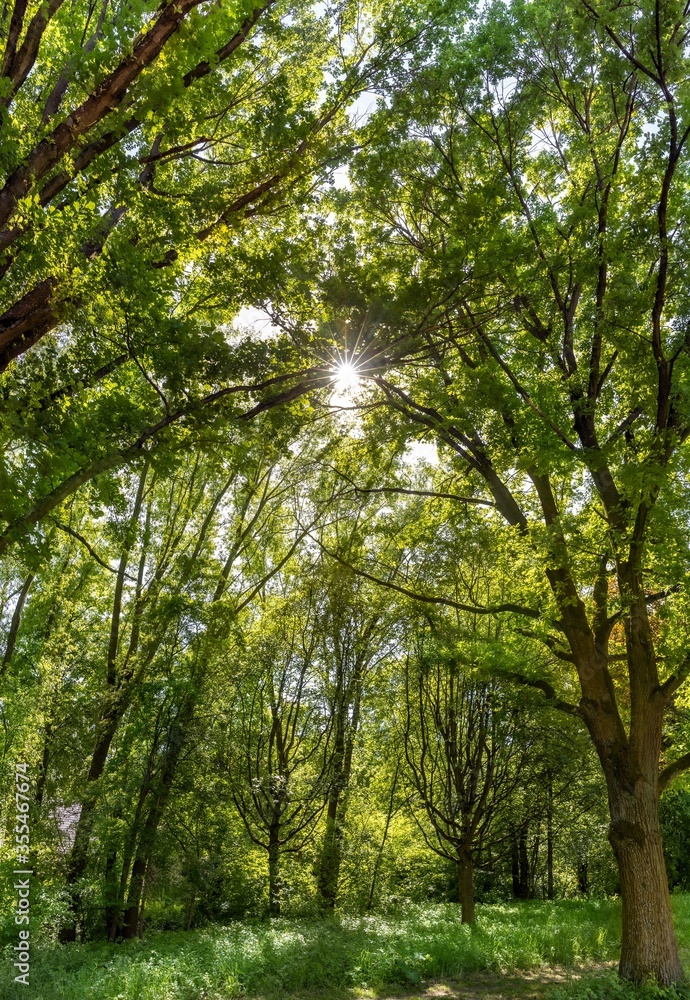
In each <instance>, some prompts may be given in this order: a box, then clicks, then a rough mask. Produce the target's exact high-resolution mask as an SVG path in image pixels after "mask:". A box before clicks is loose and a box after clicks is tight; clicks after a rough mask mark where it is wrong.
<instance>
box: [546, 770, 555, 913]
mask: <svg viewBox="0 0 690 1000" xmlns="http://www.w3.org/2000/svg"><path fill="white" fill-rule="evenodd" d="M546 803H547V804H546V898H547V899H553V780H552V778H551V775H549V783H548V787H547V798H546Z"/></svg>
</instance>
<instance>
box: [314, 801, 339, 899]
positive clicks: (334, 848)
mask: <svg viewBox="0 0 690 1000" xmlns="http://www.w3.org/2000/svg"><path fill="white" fill-rule="evenodd" d="M339 798H340V795H339V793H338V792H334V793H332V794H331V795H330V796H329V800H328V812H327V813H326V830H325V833H324V836H323V847H322V849H321V859H320V863H319V878H318V885H319V892H320V893H321V904H322V906H323V907H324V909H326V910H334V909H335V901H336V898H337V895H338V881H339V879H340V860H341V857H342V828H341V825H340V823H339V822H338V820H339V817H338V806H339Z"/></svg>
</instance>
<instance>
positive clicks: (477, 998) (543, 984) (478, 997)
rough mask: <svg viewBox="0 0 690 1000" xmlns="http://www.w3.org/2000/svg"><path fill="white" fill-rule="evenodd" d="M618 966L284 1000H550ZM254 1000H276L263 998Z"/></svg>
mask: <svg viewBox="0 0 690 1000" xmlns="http://www.w3.org/2000/svg"><path fill="white" fill-rule="evenodd" d="M616 964H617V963H616V962H615V961H610V962H599V963H589V964H587V965H583V966H578V967H577V968H566V967H565V966H548V967H542V968H539V969H530V970H527V971H519V970H512V971H511V972H505V973H502V972H474V973H468V974H466V975H463V977H462V979H460V980H458V979H439V980H434V981H433V982H430V983H426V984H424V986H422V987H413V988H410V989H404V988H402V987H397V988H396V987H392V986H390V985H388V986H382V987H379V988H378V989H361V988H359V989H357V988H355V989H341V990H333V988H331V989H328V990H317V991H310V992H303V993H302V992H297V993H293V994H290V996H289V997H285V998H284V1000H548V998H549V996H550V995H551V996H553V987H555V986H567V985H569V984H571V983H574V982H577V981H579V980H580V979H582V978H583V977H586V978H587V979H588V980H590V979H591V978H592V977H599V976H601V975H603V974H605V973H607V972H611V971H612V970H614V969H615V968H616ZM251 1000H275V998H274V997H273V996H267V997H265V998H264V997H263V996H261V995H259V994H257V995H255V996H253V997H252V998H251Z"/></svg>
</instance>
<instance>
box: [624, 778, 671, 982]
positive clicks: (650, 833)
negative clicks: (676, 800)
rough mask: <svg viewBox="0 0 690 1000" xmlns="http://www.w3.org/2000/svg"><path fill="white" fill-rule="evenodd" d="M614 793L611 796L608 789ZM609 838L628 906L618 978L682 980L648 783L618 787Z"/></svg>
mask: <svg viewBox="0 0 690 1000" xmlns="http://www.w3.org/2000/svg"><path fill="white" fill-rule="evenodd" d="M609 794H611V792H610V791H609ZM611 816H612V821H611V826H610V828H609V840H610V842H611V847H612V848H613V853H614V855H615V858H616V862H617V863H618V870H619V872H620V879H621V896H622V902H623V939H622V943H621V958H620V965H619V974H620V976H621V977H622V978H623V979H630V980H633V981H634V982H636V983H640V982H643V981H644V980H645V979H656V980H657V982H659V983H660V984H662V985H665V986H668V985H671V984H672V983H678V982H681V981H682V980H683V978H684V975H683V967H682V965H681V963H680V958H679V956H678V945H677V944H676V936H675V931H674V927H673V915H672V913H671V898H670V894H669V890H668V879H667V877H666V865H665V862H664V854H663V849H662V843H661V829H660V824H659V807H658V795H657V792H656V789H655V788H651V787H649V785H647V783H646V782H638V783H637V784H636V786H635V787H634V789H632V790H626V789H622V788H620V789H616V790H615V794H614V797H612V799H611Z"/></svg>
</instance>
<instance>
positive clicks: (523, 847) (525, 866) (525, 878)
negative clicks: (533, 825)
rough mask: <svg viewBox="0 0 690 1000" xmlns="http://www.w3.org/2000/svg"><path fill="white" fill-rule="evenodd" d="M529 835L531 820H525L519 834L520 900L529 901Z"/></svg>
mask: <svg viewBox="0 0 690 1000" xmlns="http://www.w3.org/2000/svg"><path fill="white" fill-rule="evenodd" d="M528 833H529V820H527V819H526V820H524V821H523V822H522V823H521V824H520V831H519V834H518V866H519V879H518V885H519V889H518V899H529V858H528V856H527V834H528Z"/></svg>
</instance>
